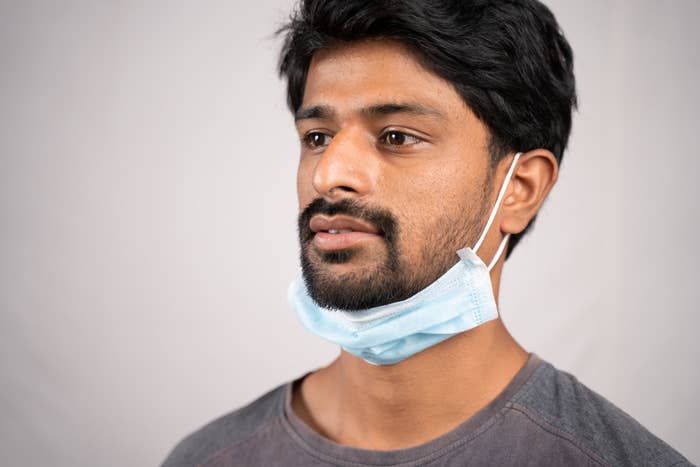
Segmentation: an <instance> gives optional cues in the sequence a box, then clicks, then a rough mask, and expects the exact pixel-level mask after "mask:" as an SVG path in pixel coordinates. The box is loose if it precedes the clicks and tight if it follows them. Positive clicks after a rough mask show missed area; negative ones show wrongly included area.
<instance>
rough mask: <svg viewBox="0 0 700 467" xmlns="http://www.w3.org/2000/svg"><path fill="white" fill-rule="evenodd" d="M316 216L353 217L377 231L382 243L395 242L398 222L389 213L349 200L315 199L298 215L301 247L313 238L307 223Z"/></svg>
mask: <svg viewBox="0 0 700 467" xmlns="http://www.w3.org/2000/svg"><path fill="white" fill-rule="evenodd" d="M317 214H324V215H326V216H334V215H336V214H344V215H346V216H349V217H354V218H355V219H358V220H361V221H363V222H365V223H366V224H369V225H371V226H372V227H374V228H375V229H377V232H379V234H380V235H381V236H382V237H383V238H384V241H385V242H387V243H388V244H389V245H392V246H393V245H394V242H395V241H396V235H397V233H398V222H397V220H396V216H394V215H393V214H392V213H391V211H389V210H387V209H383V208H377V207H372V206H367V205H365V204H363V203H360V202H359V201H356V200H354V199H350V198H346V199H342V200H340V201H337V202H335V203H331V202H329V201H326V200H325V199H323V198H316V199H315V200H313V201H312V202H311V203H309V205H308V206H306V208H304V210H303V211H302V212H301V214H299V219H298V221H297V224H298V229H299V239H300V240H301V243H302V245H303V244H306V243H308V242H310V241H311V240H312V239H313V238H314V235H315V232H314V231H313V230H311V227H309V222H310V221H311V218H312V217H313V216H315V215H317Z"/></svg>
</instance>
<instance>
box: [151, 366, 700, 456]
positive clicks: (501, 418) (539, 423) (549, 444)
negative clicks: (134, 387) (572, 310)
mask: <svg viewBox="0 0 700 467" xmlns="http://www.w3.org/2000/svg"><path fill="white" fill-rule="evenodd" d="M293 384H295V383H289V384H286V385H284V386H280V387H279V388H277V389H274V390H273V391H271V392H269V393H267V394H265V395H264V396H262V397H261V398H259V399H258V400H256V401H255V402H253V403H251V404H250V405H248V406H246V407H243V408H242V409H239V410H236V411H235V412H232V413H230V414H228V415H225V416H223V417H221V418H219V419H217V420H215V421H213V422H211V423H209V424H208V425H206V426H205V427H203V428H201V429H200V430H198V431H196V432H195V433H193V434H191V435H190V436H188V437H187V438H185V439H184V440H183V441H181V442H180V443H179V444H178V445H177V446H176V447H175V449H174V450H173V451H172V452H171V453H170V455H169V456H168V458H167V459H166V460H165V462H164V463H163V467H184V466H206V467H215V466H216V467H222V466H264V467H275V466H285V467H297V466H298V467H315V466H328V465H333V466H348V467H350V466H352V467H361V466H371V467H377V466H390V465H391V466H402V467H408V466H431V467H436V466H499V467H503V466H519V467H522V466H646V465H650V466H668V467H670V466H686V465H692V464H690V462H688V460H687V459H685V458H684V457H683V456H682V455H680V454H679V453H678V452H676V451H674V450H673V449H672V448H671V447H670V446H668V445H667V444H665V443H664V442H663V441H661V440H660V439H658V438H657V437H655V436H654V435H652V434H651V433H650V432H649V431H647V430H646V429H645V428H644V427H642V426H641V425H640V424H639V423H637V422H636V421H635V420H634V419H632V418H631V417H630V416H629V415H627V414H625V413H624V412H623V411H621V410H620V409H618V408H617V407H615V406H614V405H612V404H611V403H610V402H608V401H607V400H606V399H604V398H603V397H601V396H599V395H598V394H596V393H595V392H593V391H591V390H590V389H588V388H587V387H585V386H584V385H583V384H581V383H580V382H578V380H577V379H576V378H575V377H573V376H571V375H570V374H568V373H565V372H562V371H559V370H557V369H555V368H554V367H553V366H552V365H550V364H549V363H547V362H544V361H542V360H541V359H540V358H538V357H537V356H536V355H534V354H531V355H530V358H529V360H528V361H527V363H526V364H525V366H523V368H522V369H521V370H520V371H519V372H518V373H517V374H516V376H515V377H514V378H513V380H512V381H511V382H510V383H509V384H508V386H507V387H506V388H505V389H504V390H503V392H502V393H501V394H499V395H498V397H496V399H494V400H493V401H492V402H491V403H490V404H489V405H487V406H486V407H484V408H483V409H482V410H480V411H479V412H477V413H476V414H475V415H474V416H472V417H471V418H470V419H468V420H467V421H465V422H464V423H462V424H461V425H459V426H458V427H457V428H455V429H454V430H452V431H450V432H449V433H446V434H444V435H443V436H440V437H439V438H436V439H434V440H432V441H430V442H428V443H426V444H423V445H420V446H416V447H412V448H408V449H400V450H396V451H371V450H365V449H357V448H351V447H347V446H341V445H339V444H336V443H334V442H332V441H331V440H329V439H326V438H324V437H322V436H321V435H319V434H318V433H316V432H315V431H313V430H312V429H311V428H309V427H308V426H307V425H306V424H305V423H304V422H303V421H302V420H301V419H299V417H297V416H296V414H295V413H294V412H293V411H292V408H291V394H292V386H293ZM416 423H420V420H417V421H416Z"/></svg>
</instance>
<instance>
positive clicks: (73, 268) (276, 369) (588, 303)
mask: <svg viewBox="0 0 700 467" xmlns="http://www.w3.org/2000/svg"><path fill="white" fill-rule="evenodd" d="M548 4H549V5H550V6H551V8H552V9H553V11H554V12H555V14H556V15H557V17H558V19H559V21H560V23H561V25H562V27H563V29H564V31H565V33H566V34H567V36H568V38H569V40H570V42H571V44H572V46H573V48H574V51H575V54H576V75H577V79H578V90H579V95H580V110H579V112H578V113H577V114H576V115H575V120H574V129H573V135H572V140H571V144H570V149H569V151H568V152H567V153H566V155H565V158H564V162H563V166H562V171H561V178H560V180H559V183H558V185H557V187H556V188H555V190H554V191H553V193H552V194H551V196H550V198H549V200H548V201H547V203H546V204H545V206H544V208H543V211H542V212H541V215H540V217H539V219H538V224H537V226H536V228H535V229H534V231H533V232H532V234H530V235H529V236H528V237H526V238H525V240H524V241H523V242H522V244H521V245H520V246H519V247H518V248H517V250H516V253H515V254H514V256H513V257H512V259H510V260H509V261H508V262H507V263H506V268H505V273H504V281H503V284H502V295H501V301H502V303H501V313H502V315H503V317H504V320H505V322H506V324H507V325H508V327H509V329H510V330H511V331H512V333H513V334H514V335H515V336H516V338H517V339H518V340H519V341H520V342H521V343H522V344H523V345H524V346H525V347H526V348H527V349H528V350H530V351H534V352H537V353H538V354H539V355H540V356H542V357H544V358H545V359H548V360H550V361H551V362H552V363H554V364H555V365H556V366H558V367H559V368H561V369H564V370H567V371H571V372H573V373H574V374H575V375H577V376H578V377H579V379H580V380H582V381H583V382H584V383H585V384H587V385H588V386H590V387H591V388H593V389H594V390H596V391H598V392H600V393H602V394H603V395H605V396H606V397H607V398H608V399H610V400H611V401H612V402H614V403H615V404H617V405H618V406H620V407H621V408H622V409H624V410H625V411H627V412H628V413H630V414H631V415H633V416H634V417H635V418H637V419H638V420H639V421H640V422H641V423H642V424H644V425H645V426H646V427H648V428H649V429H650V430H651V431H652V432H654V433H655V434H657V435H658V436H659V437H661V438H662V439H664V440H666V441H667V442H668V443H669V444H671V445H672V446H673V447H675V448H676V449H678V450H679V451H681V453H683V454H684V455H686V456H687V457H689V459H690V460H691V461H694V462H696V463H697V462H700V445H699V444H698V443H697V441H698V439H699V436H698V428H697V420H698V419H700V404H699V403H698V394H699V393H700V382H699V380H700V378H699V375H698V366H699V365H698V357H699V356H700V355H699V354H700V344H698V338H697V334H698V330H699V329H700V318H699V317H698V306H697V302H698V300H699V299H700V292H699V290H700V287H699V286H698V272H697V268H698V260H699V259H700V256H699V255H698V252H697V248H696V240H695V238H696V236H697V235H698V234H697V231H698V227H699V222H698V218H699V215H698V206H697V200H698V194H699V192H698V184H697V179H698V175H700V171H699V170H698V169H700V155H699V154H698V149H697V136H698V119H697V116H696V112H697V109H698V108H699V107H700V92H699V91H698V83H700V53H698V44H700V30H699V29H698V28H697V27H696V26H697V23H698V21H699V20H700V2H698V1H697V0H675V1H671V2H657V1H652V0H648V1H642V0H639V1H622V0H616V1H615V0H605V1H603V0H593V1H586V2H580V1H578V0H575V1H574V0H571V1H565V0H551V1H549V2H548ZM291 6H292V3H291V0H258V1H256V2H231V1H223V0H221V1H196V2H195V1H187V2H186V1H167V2H166V1H149V2H141V1H116V0H115V1H111V2H107V1H101V2H94V1H88V0H73V1H62V2H50V1H31V0H29V1H27V0H14V1H8V0H1V1H0V378H1V381H0V453H1V454H0V463H1V464H2V465H8V466H9V465H11V466H37V465H51V466H54V467H63V466H66V467H67V466H153V465H157V464H158V463H160V462H161V461H162V459H163V458H164V456H165V455H166V454H167V452H168V451H169V450H170V449H171V448H172V447H173V445H174V444H175V443H176V442H177V441H178V440H179V439H180V438H182V437H183V436H184V435H186V434H187V433H189V432H191V431H192V430H194V429H196V428H198V427H199V426H201V425H202V424H204V423H205V422H207V421H209V420H211V419H212V418H215V417H217V416H219V415H222V414H224V413H225V412H228V411H230V410H232V409H234V408H236V407H239V406H241V405H242V404H245V403H246V402H248V401H251V400H252V399H254V398H256V397H257V396H259V395H260V394H262V393H263V392H264V391H267V390H269V389H271V388H273V387H274V386H277V385H278V384H281V383H283V382H285V381H287V380H289V379H292V378H294V377H297V376H299V375H300V374H302V373H304V372H306V371H308V370H309V369H313V368H316V367H318V366H321V365H323V364H325V363H326V362H328V361H329V360H330V359H332V358H333V356H334V355H335V354H336V352H337V350H336V349H335V348H334V347H333V346H332V345H330V344H327V343H324V342H323V341H321V340H320V339H319V338H317V337H315V336H312V335H310V334H308V333H307V332H306V331H304V330H303V329H302V328H301V327H300V325H299V324H297V322H296V319H295V317H294V315H293V313H292V312H291V310H290V309H289V307H288V305H287V303H286V298H285V296H286V288H287V285H288V283H289V282H290V280H291V279H292V278H293V277H294V276H295V274H296V273H297V268H298V261H297V254H298V252H297V240H296V232H295V220H296V212H297V205H296V194H295V181H294V180H295V170H296V162H297V151H298V141H297V137H296V135H295V132H294V130H293V123H292V119H291V117H290V115H289V114H288V112H287V110H286V108H285V103H284V88H283V84H282V83H281V82H280V81H279V80H278V78H277V76H276V72H275V64H276V60H277V51H278V47H279V42H278V41H277V40H276V39H274V37H273V32H274V30H275V29H276V28H277V27H278V26H279V25H280V24H281V23H282V22H283V20H284V19H285V18H286V16H287V15H288V13H289V11H290V10H291Z"/></svg>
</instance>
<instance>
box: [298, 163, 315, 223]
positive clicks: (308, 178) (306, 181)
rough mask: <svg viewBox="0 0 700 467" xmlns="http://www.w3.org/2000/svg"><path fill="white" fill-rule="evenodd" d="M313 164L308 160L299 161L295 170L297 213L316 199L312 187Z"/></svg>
mask: <svg viewBox="0 0 700 467" xmlns="http://www.w3.org/2000/svg"><path fill="white" fill-rule="evenodd" d="M312 180H313V164H312V163H311V161H309V159H308V158H302V159H300V160H299V166H298V168H297V200H298V201H299V211H302V210H303V209H304V208H305V207H306V206H307V205H308V204H309V203H311V202H312V201H313V200H314V199H316V194H315V193H316V192H315V190H314V187H313V183H312Z"/></svg>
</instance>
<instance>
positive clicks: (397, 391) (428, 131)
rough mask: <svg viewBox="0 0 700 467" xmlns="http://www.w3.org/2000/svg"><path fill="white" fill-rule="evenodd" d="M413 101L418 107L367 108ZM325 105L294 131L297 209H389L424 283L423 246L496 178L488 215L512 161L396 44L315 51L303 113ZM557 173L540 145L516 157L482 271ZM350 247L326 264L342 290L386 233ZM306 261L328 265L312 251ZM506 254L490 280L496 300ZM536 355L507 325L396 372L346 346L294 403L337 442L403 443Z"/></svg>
mask: <svg viewBox="0 0 700 467" xmlns="http://www.w3.org/2000/svg"><path fill="white" fill-rule="evenodd" d="M406 103H410V104H412V105H413V104H415V106H419V107H420V108H421V111H420V112H413V111H401V112H380V113H376V112H375V113H372V112H368V111H367V109H369V108H371V107H373V106H378V105H380V106H381V105H386V104H392V105H393V104H402V105H403V104H406ZM319 107H320V108H323V109H324V112H321V113H319V112H306V114H305V115H303V117H304V118H298V119H297V122H296V125H297V130H298V132H299V136H300V139H301V141H302V145H301V147H302V149H301V157H300V162H299V170H298V178H297V188H298V198H299V206H300V209H303V208H304V207H305V206H307V205H308V204H309V203H311V202H312V201H313V200H315V199H317V198H319V197H323V198H325V199H326V200H328V201H330V202H337V201H339V200H340V199H343V198H346V197H350V198H354V199H357V200H359V201H362V202H364V203H367V204H369V205H372V206H378V207H381V208H385V209H388V210H390V211H391V212H392V213H393V214H394V215H395V216H396V218H397V221H398V224H399V226H400V234H399V239H398V242H399V251H400V254H401V262H402V264H403V265H408V266H409V267H412V268H413V269H414V270H416V271H418V272H417V273H416V274H420V273H421V271H426V270H429V269H430V267H431V264H430V258H425V255H424V254H422V252H423V251H424V250H425V248H424V246H425V245H426V244H430V242H431V240H433V239H434V238H435V236H436V234H437V233H442V232H444V231H445V230H446V229H449V228H450V227H453V228H454V226H456V225H461V224H459V223H457V222H453V223H452V224H449V223H448V222H447V221H449V220H450V219H452V220H454V219H462V218H464V216H468V215H472V216H474V214H475V213H476V212H477V211H478V210H479V207H480V204H479V203H480V202H482V200H483V199H484V192H483V190H484V187H485V186H488V185H487V184H486V180H487V179H488V177H489V176H492V177H493V183H492V184H491V189H490V192H488V193H486V199H488V200H489V205H488V206H489V209H490V207H491V206H493V204H494V202H495V199H496V196H497V193H498V189H499V188H500V185H501V183H502V181H503V179H504V178H505V174H506V172H507V170H508V168H509V166H510V164H511V162H512V157H513V154H510V155H509V156H508V157H506V158H505V159H504V160H502V161H501V162H500V163H499V164H498V165H497V166H496V167H495V169H492V168H491V167H490V163H489V154H488V142H489V132H488V129H487V128H486V127H485V126H484V124H483V123H482V122H481V121H479V119H477V118H476V117H475V115H474V114H473V113H472V111H471V110H470V109H469V107H468V106H467V105H466V104H465V103H464V102H463V101H462V99H461V98H460V96H459V95H458V94H457V92H456V91H455V90H454V89H453V88H452V86H451V85H450V84H449V83H448V82H446V81H444V80H443V79H441V78H440V77H438V76H437V75H435V74H433V73H432V72H430V71H428V70H427V69H425V68H424V67H423V66H422V65H421V64H420V63H419V61H418V60H417V59H416V58H415V57H414V55H413V54H412V53H411V52H410V51H409V50H407V49H406V48H404V47H403V46H402V45H400V44H398V43H395V42H392V41H386V40H382V41H379V40H376V41H364V42H357V43H352V44H350V45H347V44H346V45H343V46H337V47H334V48H330V49H325V50H322V51H319V52H317V53H316V54H315V55H314V57H313V60H312V62H311V65H310V68H309V73H308V79H307V83H306V88H305V93H304V101H303V104H302V108H301V110H302V111H304V110H305V109H311V108H319ZM413 110H415V109H413ZM302 113H303V112H302ZM392 131H393V132H397V133H393V134H392V133H391V132H392ZM401 135H407V136H401ZM492 170H493V172H490V171H492ZM557 170H558V166H557V162H556V159H555V157H554V156H553V155H552V154H551V152H549V151H547V150H545V149H536V150H533V151H529V152H527V153H525V154H523V155H522V156H521V158H520V160H519V161H518V164H517V166H516V169H515V172H514V174H513V179H512V181H511V182H510V184H509V186H508V190H507V192H506V195H505V197H504V200H503V203H502V205H501V207H500V209H499V211H498V215H497V216H496V219H495V221H494V224H493V226H492V227H491V229H490V230H489V232H488V235H487V237H486V240H485V242H484V244H483V246H482V247H481V249H480V250H479V252H478V254H479V256H480V257H481V258H482V259H483V260H484V262H485V263H486V264H488V263H489V262H490V261H491V258H492V257H493V256H494V254H495V252H496V249H497V248H498V244H499V243H500V241H501V239H502V238H503V235H505V234H506V233H511V234H514V233H518V232H521V231H522V230H523V229H524V228H525V227H526V226H527V223H528V222H529V221H530V219H532V217H534V215H535V214H536V213H537V211H538V209H539V208H540V206H541V204H542V202H543V201H544V199H545V198H546V196H547V194H548V193H549V191H550V189H551V188H552V186H553V185H554V183H555V181H556V178H557ZM485 221H486V220H485V219H479V221H478V222H479V225H478V226H476V227H475V228H473V229H466V230H468V231H466V230H465V231H460V232H454V236H455V238H456V240H455V241H456V242H460V243H464V244H461V245H456V247H455V248H454V250H456V249H459V248H461V247H463V246H466V245H470V246H471V245H473V244H474V242H475V241H476V236H477V235H478V234H479V233H480V230H481V228H482V227H483V225H484V223H485ZM354 248H355V251H356V252H357V254H355V255H354V256H353V258H352V260H351V261H349V262H347V263H343V264H321V263H319V264H320V267H322V268H326V269H325V272H327V273H328V274H329V275H330V276H332V277H337V278H338V283H339V284H342V283H343V281H346V280H353V279H354V278H357V277H362V275H363V274H364V275H366V274H371V273H372V271H374V270H376V268H377V267H378V265H380V264H381V262H382V261H384V260H385V259H386V247H385V245H384V243H383V242H382V240H381V238H376V237H372V236H371V235H370V236H367V238H363V239H361V240H360V241H358V242H357V243H356V244H355V245H354ZM310 255H311V259H312V260H314V261H319V259H318V257H316V256H314V248H312V249H311V251H310ZM504 256H505V255H503V256H502V257H501V259H500V260H499V262H498V263H497V264H496V266H495V267H494V268H493V269H492V271H491V281H492V284H493V292H494V296H495V297H496V299H497V300H498V290H499V286H500V277H501V271H502V267H503V261H504V260H503V257H504ZM456 261H457V257H456V256H455V258H454V262H456ZM442 272H444V271H434V272H431V274H428V275H427V276H431V275H432V274H434V273H442ZM423 274H424V275H426V273H423ZM427 276H426V277H427ZM432 279H434V278H433V277H431V280H432ZM426 285H427V284H426ZM527 358H528V353H527V352H526V351H525V350H524V349H523V348H522V347H521V346H520V345H519V344H518V343H517V342H516V341H515V340H514V339H513V337H512V336H511V335H510V334H509V333H508V331H507V329H506V328H505V326H504V325H503V322H502V320H501V319H500V318H498V319H496V320H493V321H490V322H488V323H486V324H483V325H481V326H479V327H477V328H475V329H473V330H470V331H466V332H464V333H462V334H459V335H457V336H454V337H452V338H450V339H448V340H446V341H444V342H442V343H440V344H438V345H436V346H433V347H431V348H429V349H427V350H425V351H423V352H420V353H418V354H416V355H414V356H413V357H411V358H408V359H406V360H404V361H403V362H401V363H398V364H395V365H388V366H373V365H370V364H368V363H366V362H365V361H363V360H362V359H360V358H357V357H355V356H353V355H351V354H348V353H346V352H344V351H341V353H340V355H339V357H338V358H337V359H336V360H335V361H333V362H332V363H331V364H330V365H329V366H327V367H325V368H322V369H319V370H317V371H315V372H313V373H311V374H310V375H309V376H307V377H306V378H305V379H304V380H303V381H302V383H301V384H300V385H299V386H298V387H297V388H296V390H295V392H294V395H293V400H292V407H293V410H294V411H295V412H296V414H297V415H298V416H299V417H301V419H302V420H304V421H305V422H306V423H307V424H308V425H309V426H310V427H312V428H313V429H314V430H316V431H317V432H319V433H320V434H321V435H323V436H325V437H327V438H329V439H331V440H333V441H335V442H337V443H339V444H342V445H347V446H353V447H358V448H365V449H378V450H391V449H401V448H407V447H411V446H416V445H419V444H422V443H425V442H428V441H430V440H432V439H434V438H436V437H438V436H440V435H442V434H444V433H446V432H448V431H450V430H451V429H453V428H455V427H456V426H457V425H459V424H460V423H462V422H464V421H465V420H467V419H468V418H469V417H470V416H472V415H473V414H474V413H476V412H477V411H479V410H480V409H482V408H483V407H485V406H486V405H487V404H488V403H489V402H490V401H492V400H493V399H494V398H495V397H496V396H497V395H498V394H499V393H500V392H501V391H502V390H503V389H504V388H505V387H506V386H507V384H508V383H509V381H510V380H511V379H512V378H513V376H514V375H515V374H516V373H517V372H518V370H519V369H520V368H521V367H522V366H523V365H524V363H525V362H526V360H527Z"/></svg>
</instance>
